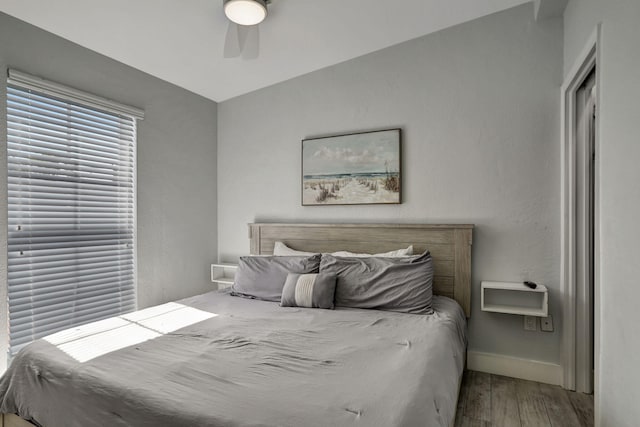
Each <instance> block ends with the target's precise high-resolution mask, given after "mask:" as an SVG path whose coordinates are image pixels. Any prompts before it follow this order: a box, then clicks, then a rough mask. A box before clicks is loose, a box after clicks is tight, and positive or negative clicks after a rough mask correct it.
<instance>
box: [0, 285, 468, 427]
mask: <svg viewBox="0 0 640 427" xmlns="http://www.w3.org/2000/svg"><path fill="white" fill-rule="evenodd" d="M434 310H435V312H434V314H433V315H427V316H423V315H414V314H401V313H392V312H385V311H378V310H358V309H337V310H322V309H307V308H287V307H280V306H279V305H278V304H277V303H273V302H263V301H256V300H249V299H243V298H238V297H232V296H230V295H228V294H226V293H218V292H212V293H208V294H204V295H199V296H196V297H192V298H188V299H185V300H181V301H178V302H176V303H169V304H165V305H161V306H158V307H154V308H151V309H146V310H142V311H139V312H135V313H132V314H130V315H125V316H120V317H117V318H112V319H108V320H105V321H100V322H97V323H93V324H89V325H87V326H84V327H80V328H74V329H70V330H67V331H63V332H60V333H58V334H55V335H52V336H50V337H47V338H45V339H41V340H38V341H36V342H34V343H32V344H30V345H29V346H27V347H25V348H24V349H23V350H22V351H21V352H20V353H19V354H18V355H17V356H16V358H15V359H14V360H13V362H12V364H11V366H10V367H9V369H8V371H7V372H6V374H5V375H4V376H3V377H2V378H1V379H0V413H17V414H19V415H20V416H22V417H23V418H25V419H30V420H34V421H35V422H37V423H38V424H40V425H42V426H45V427H70V426H82V427H88V426H154V427H155V426H225V427H230V426H300V427H304V426H331V427H337V426H367V427H369V426H385V427H391V426H427V427H436V426H447V427H448V426H449V424H450V422H451V420H452V419H453V416H454V413H455V408H456V400H457V391H458V380H459V378H460V375H461V373H462V369H463V366H464V354H465V344H466V338H465V328H466V325H465V318H464V314H463V312H462V309H461V308H460V307H459V306H458V305H457V304H456V303H455V302H454V301H453V300H450V299H447V298H442V297H436V298H435V299H434Z"/></svg>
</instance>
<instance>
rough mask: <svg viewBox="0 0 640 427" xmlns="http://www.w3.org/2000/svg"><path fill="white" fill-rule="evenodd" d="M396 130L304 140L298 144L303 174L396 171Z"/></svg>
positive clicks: (398, 166) (398, 164) (397, 145)
mask: <svg viewBox="0 0 640 427" xmlns="http://www.w3.org/2000/svg"><path fill="white" fill-rule="evenodd" d="M399 135H400V131H399V130H388V131H381V132H371V133H364V134H357V135H344V136H334V137H329V138H319V139H308V140H305V141H304V143H303V145H302V162H303V171H302V173H303V175H331V174H340V173H363V172H385V162H386V163H387V164H388V165H389V171H392V172H398V171H399V170H400V153H399V151H400V150H399V147H400V143H399Z"/></svg>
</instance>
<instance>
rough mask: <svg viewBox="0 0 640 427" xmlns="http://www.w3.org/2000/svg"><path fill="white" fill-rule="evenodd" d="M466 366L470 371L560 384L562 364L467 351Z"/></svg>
mask: <svg viewBox="0 0 640 427" xmlns="http://www.w3.org/2000/svg"><path fill="white" fill-rule="evenodd" d="M467 368H468V369H470V370H472V371H480V372H487V373H489V374H496V375H504V376H506V377H512V378H520V379H523V380H529V381H536V382H539V383H545V384H553V385H561V384H562V366H560V365H556V364H554V363H548V362H540V361H538V360H529V359H521V358H518V357H511V356H503V355H501V354H493V353H482V352H480V351H468V352H467Z"/></svg>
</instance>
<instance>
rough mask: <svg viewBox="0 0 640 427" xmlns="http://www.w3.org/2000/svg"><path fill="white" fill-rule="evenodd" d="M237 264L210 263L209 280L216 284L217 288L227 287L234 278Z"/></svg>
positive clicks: (231, 283)
mask: <svg viewBox="0 0 640 427" xmlns="http://www.w3.org/2000/svg"><path fill="white" fill-rule="evenodd" d="M237 269H238V265H237V264H227V263H220V264H211V281H212V282H213V283H216V284H217V285H218V289H224V288H228V287H230V286H232V285H233V282H234V280H235V275H236V270H237Z"/></svg>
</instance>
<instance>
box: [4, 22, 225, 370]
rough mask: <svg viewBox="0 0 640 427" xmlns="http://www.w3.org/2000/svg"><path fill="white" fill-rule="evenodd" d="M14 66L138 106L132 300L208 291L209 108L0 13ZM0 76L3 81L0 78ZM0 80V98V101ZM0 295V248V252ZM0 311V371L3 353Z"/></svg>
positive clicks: (7, 64)
mask: <svg viewBox="0 0 640 427" xmlns="http://www.w3.org/2000/svg"><path fill="white" fill-rule="evenodd" d="M7 68H16V69H19V70H21V71H25V72H28V73H31V74H35V75H38V76H41V77H43V78H46V79H49V80H53V81H56V82H59V83H63V84H67V85H69V86H72V87H75V88H78V89H82V90H86V91H88V92H91V93H94V94H96V95H100V96H103V97H106V98H111V99H114V100H117V101H119V102H122V103H126V104H130V105H133V106H136V107H140V108H143V109H144V110H145V113H146V116H145V117H146V118H145V120H144V121H142V122H140V123H139V126H138V233H137V238H138V303H139V306H140V307H146V306H149V305H154V304H157V303H161V302H165V301H169V300H174V299H177V298H180V297H185V296H188V295H193V294H197V293H202V292H205V291H207V290H210V289H211V285H210V282H209V276H208V271H209V270H208V265H209V263H210V262H211V261H212V260H215V259H216V258H217V253H216V244H217V235H216V223H217V221H216V150H217V146H216V134H217V127H216V120H217V110H216V109H217V105H216V104H215V103H214V102H212V101H209V100H207V99H204V98H202V97H200V96H197V95H194V94H193V93H190V92H187V91H186V90H184V89H181V88H178V87H176V86H173V85H171V84H169V83H166V82H163V81H161V80H159V79H156V78H154V77H151V76H149V75H147V74H145V73H142V72H140V71H137V70H135V69H133V68H131V67H128V66H125V65H123V64H121V63H119V62H116V61H114V60H112V59H109V58H106V57H104V56H102V55H98V54H96V53H95V52H92V51H90V50H87V49H85V48H83V47H80V46H78V45H76V44H73V43H71V42H68V41H66V40H64V39H62V38H59V37H57V36H54V35H52V34H50V33H47V32H45V31H42V30H40V29H38V28H36V27H34V26H31V25H29V24H26V23H24V22H21V21H18V20H16V19H14V18H12V17H9V16H7V15H5V14H1V13H0V75H2V76H6V69H7ZM3 81H4V80H3ZM5 90H6V89H5V84H4V83H0V99H2V100H4V99H5ZM5 115H6V105H5V102H4V101H2V102H0V141H1V143H2V147H3V148H2V149H1V150H0V170H1V171H2V172H1V173H0V204H1V205H0V230H1V231H0V236H2V237H1V238H0V253H2V254H6V240H7V239H6V229H7V227H6V217H7V209H6V136H5V135H6V120H5ZM0 269H1V277H2V281H1V283H0V301H4V300H5V298H6V255H0ZM5 346H6V311H5V306H4V305H3V306H2V311H1V312H0V371H2V370H3V367H4V357H5V354H6V349H5Z"/></svg>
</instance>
